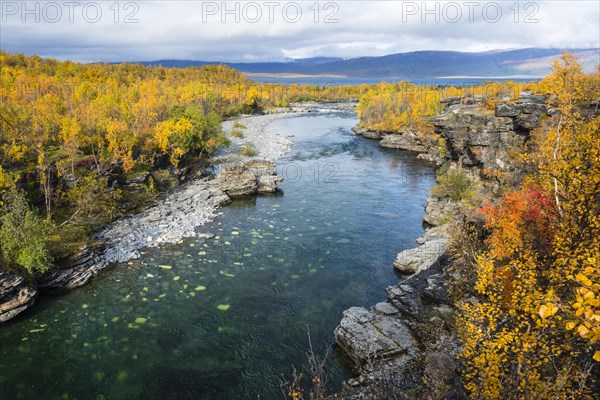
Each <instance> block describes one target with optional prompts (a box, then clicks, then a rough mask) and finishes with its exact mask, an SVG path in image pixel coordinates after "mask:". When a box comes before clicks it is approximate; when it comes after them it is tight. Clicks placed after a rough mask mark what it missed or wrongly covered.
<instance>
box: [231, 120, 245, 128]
mask: <svg viewBox="0 0 600 400" xmlns="http://www.w3.org/2000/svg"><path fill="white" fill-rule="evenodd" d="M233 128H234V129H246V125H244V124H242V123H241V122H240V121H239V120H238V119H236V120H235V121H234V122H233Z"/></svg>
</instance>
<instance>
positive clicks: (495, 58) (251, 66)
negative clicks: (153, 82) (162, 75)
mask: <svg viewBox="0 0 600 400" xmlns="http://www.w3.org/2000/svg"><path fill="white" fill-rule="evenodd" d="M564 50H566V51H569V52H571V53H574V54H575V55H576V56H577V57H578V58H579V59H580V61H581V63H582V65H583V66H584V69H586V70H587V71H591V70H593V69H594V68H596V67H597V65H598V64H599V63H600V49H558V48H552V49H543V48H527V49H518V50H493V51H486V52H478V53H468V52H459V51H438V50H426V51H412V52H408V53H397V54H390V55H387V56H381V57H358V58H349V59H342V58H334V57H315V58H304V59H298V60H291V61H285V62H257V63H229V62H218V61H194V60H158V61H144V62H141V64H144V65H162V66H165V67H174V68H183V67H189V66H201V65H214V64H225V65H228V66H230V67H232V68H235V69H237V70H239V71H241V72H244V73H248V74H263V75H269V74H272V75H275V74H301V75H341V76H348V77H399V78H438V77H449V76H461V77H510V76H525V77H542V76H545V75H547V74H548V72H550V65H551V62H552V60H553V59H554V58H556V57H557V56H560V54H562V52H563V51H564Z"/></svg>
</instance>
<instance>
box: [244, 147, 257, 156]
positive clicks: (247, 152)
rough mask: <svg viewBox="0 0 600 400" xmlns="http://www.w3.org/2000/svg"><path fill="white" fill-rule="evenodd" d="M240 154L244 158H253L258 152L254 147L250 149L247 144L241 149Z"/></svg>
mask: <svg viewBox="0 0 600 400" xmlns="http://www.w3.org/2000/svg"><path fill="white" fill-rule="evenodd" d="M241 154H242V155H243V156H246V157H254V156H256V155H258V150H256V149H255V148H254V147H252V146H250V145H248V144H245V145H244V146H243V147H242V151H241Z"/></svg>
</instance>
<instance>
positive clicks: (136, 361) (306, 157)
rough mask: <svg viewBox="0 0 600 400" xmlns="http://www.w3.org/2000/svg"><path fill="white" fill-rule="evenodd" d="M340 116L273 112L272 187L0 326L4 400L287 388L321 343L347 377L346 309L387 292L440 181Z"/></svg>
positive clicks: (258, 394)
mask: <svg viewBox="0 0 600 400" xmlns="http://www.w3.org/2000/svg"><path fill="white" fill-rule="evenodd" d="M356 123H357V120H356V115H355V114H354V113H352V112H349V111H331V110H330V111H328V112H318V113H313V114H303V115H299V116H292V117H286V118H281V119H277V120H274V121H273V122H271V123H270V124H269V125H268V126H267V129H268V130H272V131H274V132H277V133H280V134H282V135H283V136H290V137H291V140H293V142H294V144H293V146H292V149H291V152H290V153H289V155H288V156H287V157H286V158H285V159H283V160H280V161H279V162H278V169H279V173H280V174H282V175H283V176H284V177H285V179H286V180H285V182H284V183H283V184H281V185H280V187H281V192H280V193H278V194H275V195H269V196H260V197H257V198H250V199H244V200H238V201H235V202H234V203H233V204H232V205H230V206H227V207H225V208H223V209H222V210H221V212H222V214H221V215H219V216H218V217H217V218H216V219H215V220H214V221H213V222H212V223H210V224H209V225H208V226H204V227H203V230H207V231H209V232H211V233H213V234H214V235H215V237H214V238H212V239H208V240H206V239H198V238H192V239H186V240H184V241H182V242H180V243H178V244H176V245H169V246H163V247H160V248H153V249H148V250H146V251H144V252H143V257H142V258H140V259H138V260H135V261H132V262H129V263H124V264H120V265H115V266H114V267H112V268H111V269H109V270H108V271H105V272H104V273H102V274H101V275H100V276H99V277H98V278H96V279H95V280H94V281H93V282H92V283H91V284H89V285H87V286H85V287H83V288H80V289H77V290H74V291H72V292H70V293H68V294H66V295H57V296H49V295H45V296H43V297H41V298H39V299H38V304H37V305H36V306H35V307H33V308H32V309H30V310H28V311H26V312H24V313H23V314H22V315H20V316H19V317H17V318H15V319H14V320H13V321H10V322H8V323H6V324H4V325H3V326H2V327H0V340H1V342H0V343H1V347H0V397H1V398H3V399H34V398H39V399H119V400H120V399H144V400H150V399H157V400H158V399H258V398H260V399H281V398H285V397H284V395H283V394H282V391H281V389H280V382H281V381H282V380H289V379H291V375H292V371H293V368H294V367H295V368H296V369H298V370H302V369H303V368H304V366H305V365H306V364H307V359H306V352H307V351H308V338H307V331H309V332H310V337H311V340H312V344H313V347H314V350H315V353H316V354H317V355H318V356H323V355H324V354H325V353H327V351H328V350H329V349H331V351H330V355H329V357H328V361H327V364H326V368H327V372H328V375H329V383H328V388H329V389H330V391H331V390H336V389H338V388H339V387H340V385H341V382H342V380H344V379H346V378H348V377H350V376H352V371H351V369H350V367H349V364H348V362H347V359H346V357H345V356H344V354H342V352H341V351H340V350H339V349H337V348H336V347H335V346H334V337H333V330H334V328H335V327H336V325H337V324H338V322H339V321H340V319H341V315H342V311H343V310H344V309H346V308H348V307H351V306H355V305H358V306H369V305H371V304H374V303H375V302H377V301H381V300H383V299H384V295H385V293H384V291H383V288H384V287H386V286H387V285H390V284H393V283H395V282H397V280H398V275H397V274H396V273H395V272H394V270H393V268H392V262H393V260H394V257H395V256H396V253H397V252H398V250H400V249H402V248H406V247H412V246H413V245H414V244H415V243H414V240H415V239H416V238H417V237H418V236H419V235H420V234H421V233H422V232H423V228H422V220H421V218H422V215H423V206H424V203H425V199H426V196H427V192H428V190H429V188H430V187H431V186H432V185H433V182H434V176H433V170H432V168H431V165H429V164H427V163H424V162H422V161H419V160H416V159H415V156H414V154H410V153H405V152H400V151H394V150H386V149H382V148H380V147H379V146H378V144H377V142H375V141H372V140H368V139H364V138H362V137H358V136H355V135H354V134H353V133H352V132H351V131H350V128H351V127H352V126H354V125H355V124H356Z"/></svg>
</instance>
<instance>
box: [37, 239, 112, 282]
mask: <svg viewBox="0 0 600 400" xmlns="http://www.w3.org/2000/svg"><path fill="white" fill-rule="evenodd" d="M108 265H109V263H108V262H107V261H106V259H105V257H103V255H102V252H98V251H97V250H94V249H91V248H89V247H87V246H86V247H84V248H83V249H82V250H81V252H80V253H79V254H76V255H74V256H72V257H70V258H68V259H66V260H63V261H62V262H61V263H60V264H59V265H58V266H57V267H56V268H55V269H53V270H52V272H50V273H49V274H47V275H44V276H41V277H40V278H38V279H37V281H36V282H37V287H38V289H40V290H42V289H66V290H71V289H75V288H77V287H80V286H83V285H85V284H86V283H88V282H89V281H90V279H92V277H93V276H94V275H96V274H98V273H99V272H100V271H102V270H103V269H104V268H106V267H108Z"/></svg>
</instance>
